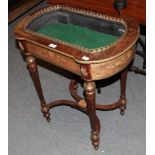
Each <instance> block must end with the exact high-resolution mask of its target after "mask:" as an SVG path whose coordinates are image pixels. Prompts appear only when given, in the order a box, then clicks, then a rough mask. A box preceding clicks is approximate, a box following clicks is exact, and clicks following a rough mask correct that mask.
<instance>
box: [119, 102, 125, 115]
mask: <svg viewBox="0 0 155 155" xmlns="http://www.w3.org/2000/svg"><path fill="white" fill-rule="evenodd" d="M125 110H126V105H122V106H121V107H120V114H121V115H122V116H123V115H124V113H125Z"/></svg>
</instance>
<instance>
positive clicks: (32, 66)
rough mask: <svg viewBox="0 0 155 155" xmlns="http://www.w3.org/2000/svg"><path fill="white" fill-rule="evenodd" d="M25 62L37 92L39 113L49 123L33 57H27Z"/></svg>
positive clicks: (48, 114)
mask: <svg viewBox="0 0 155 155" xmlns="http://www.w3.org/2000/svg"><path fill="white" fill-rule="evenodd" d="M26 62H27V68H28V70H29V72H30V75H31V77H32V80H33V82H34V86H35V89H36V91H37V94H38V97H39V100H40V103H41V112H42V113H43V116H44V117H45V118H46V119H47V121H48V122H50V113H49V109H48V108H47V106H46V102H45V99H44V96H43V92H42V87H41V83H40V79H39V74H38V69H37V64H36V60H35V58H34V57H33V56H27V57H26Z"/></svg>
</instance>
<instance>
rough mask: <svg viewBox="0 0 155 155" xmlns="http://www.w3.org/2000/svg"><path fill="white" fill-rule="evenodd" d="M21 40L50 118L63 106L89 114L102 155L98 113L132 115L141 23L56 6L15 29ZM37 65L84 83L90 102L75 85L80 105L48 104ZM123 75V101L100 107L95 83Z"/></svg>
mask: <svg viewBox="0 0 155 155" xmlns="http://www.w3.org/2000/svg"><path fill="white" fill-rule="evenodd" d="M15 37H16V39H17V41H18V44H19V47H20V49H21V51H22V53H23V54H24V55H25V56H26V62H27V67H28V70H29V72H30V75H31V77H32V80H33V82H34V85H35V88H36V91H37V94H38V97H39V99H40V103H41V111H42V113H43V115H44V117H45V118H46V119H47V121H50V112H49V110H50V109H51V108H53V107H55V106H60V105H67V106H71V107H73V108H76V109H79V110H80V111H83V112H84V113H85V114H87V115H88V116H89V119H90V125H91V140H92V144H93V146H94V148H95V149H98V147H99V139H100V138H99V133H100V121H99V118H98V117H97V115H96V110H112V109H116V108H119V109H120V112H121V114H122V115H123V114H124V110H125V109H126V104H127V99H126V79H127V68H128V65H129V64H130V63H131V61H132V60H133V58H134V54H135V45H136V41H137V39H138V37H139V26H138V23H137V22H136V21H135V19H134V18H131V17H127V16H124V17H121V18H120V17H114V16H107V15H104V14H101V13H96V12H90V11H89V10H86V9H85V10H80V9H78V8H71V7H67V6H60V5H56V6H53V5H52V6H51V7H46V8H44V9H41V10H39V11H37V12H35V13H33V14H30V15H28V16H26V17H24V18H23V19H22V20H21V21H20V22H19V23H18V24H17V26H16V28H15ZM90 38H91V39H90ZM94 38H95V39H94ZM99 38H100V39H99ZM81 40H82V41H81ZM96 40H97V42H96V43H95V44H94V41H96ZM37 59H41V60H44V61H47V62H49V63H51V64H54V65H56V66H58V67H60V68H63V69H64V70H68V71H70V72H72V73H74V74H76V75H78V76H80V77H81V79H83V81H84V91H85V96H83V97H81V96H79V95H78V94H77V82H76V81H75V80H72V81H71V83H70V86H69V90H70V93H71V95H72V96H73V98H74V99H75V100H74V101H72V100H66V99H63V100H57V101H52V102H50V103H46V101H45V99H44V96H43V92H42V88H41V83H40V79H39V74H38V70H37ZM119 72H120V81H121V82H120V85H121V93H120V98H119V99H118V101H116V102H115V103H112V104H109V105H107V104H97V103H96V100H95V92H96V91H95V89H96V86H95V81H96V80H101V79H105V78H108V77H111V76H113V75H115V74H117V73H119Z"/></svg>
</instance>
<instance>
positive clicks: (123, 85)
mask: <svg viewBox="0 0 155 155" xmlns="http://www.w3.org/2000/svg"><path fill="white" fill-rule="evenodd" d="M127 73H128V69H127V68H126V69H125V70H124V71H123V72H122V73H121V77H120V84H121V96H120V98H121V106H120V110H121V111H120V113H121V115H124V111H125V109H126V104H127V99H126V81H127Z"/></svg>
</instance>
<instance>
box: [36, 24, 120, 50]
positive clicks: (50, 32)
mask: <svg viewBox="0 0 155 155" xmlns="http://www.w3.org/2000/svg"><path fill="white" fill-rule="evenodd" d="M37 32H39V33H41V34H44V35H47V36H49V37H52V38H56V39H59V40H62V41H65V42H68V43H71V44H75V45H78V46H81V47H85V48H88V49H90V50H92V49H95V48H99V47H104V46H107V45H110V44H112V43H114V42H115V41H116V40H117V39H118V38H119V37H117V36H113V35H109V34H104V33H101V32H97V31H94V30H91V29H88V28H85V27H81V26H76V25H72V24H64V23H54V24H48V25H45V26H44V27H42V28H40V29H38V30H37Z"/></svg>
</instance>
